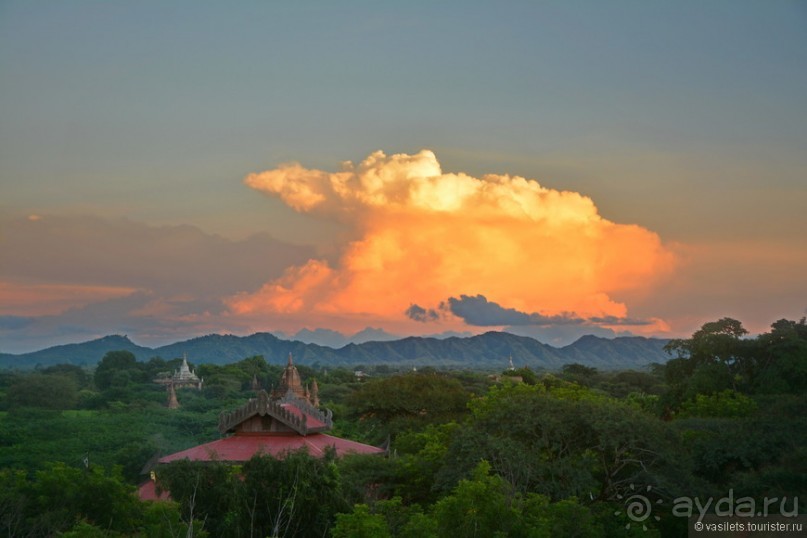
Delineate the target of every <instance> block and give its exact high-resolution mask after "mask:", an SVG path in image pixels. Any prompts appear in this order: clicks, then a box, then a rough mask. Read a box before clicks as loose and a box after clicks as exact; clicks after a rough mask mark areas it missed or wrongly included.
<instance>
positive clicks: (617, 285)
mask: <svg viewBox="0 0 807 538" xmlns="http://www.w3.org/2000/svg"><path fill="white" fill-rule="evenodd" d="M245 183H246V184H247V185H249V186H250V187H252V188H255V189H257V190H260V191H262V192H264V193H266V194H268V195H270V196H276V197H278V198H280V199H281V200H283V201H284V202H285V203H286V204H288V205H289V206H290V207H292V208H294V209H295V210H297V211H300V212H305V213H311V214H316V215H318V216H320V217H322V218H331V219H334V220H339V221H340V222H342V223H347V225H348V226H349V228H350V229H351V231H352V233H353V240H352V241H351V242H349V243H348V244H347V246H346V247H345V248H344V249H343V250H342V251H341V253H340V255H339V257H338V261H337V262H335V263H327V262H326V261H324V260H320V259H310V260H309V261H308V262H307V263H305V264H301V265H298V266H294V267H291V268H289V269H287V270H286V272H285V274H284V275H283V276H282V277H281V278H276V279H272V280H269V281H268V282H266V283H265V284H264V285H263V286H262V287H260V288H259V289H257V290H245V291H244V292H242V293H240V294H236V295H234V296H233V297H231V299H230V300H229V302H228V304H229V306H230V308H231V311H232V312H233V313H235V314H236V315H242V316H267V315H275V314H283V315H284V316H285V319H287V320H297V322H298V323H302V322H303V320H306V319H307V320H309V323H311V320H326V319H327V320H330V322H332V323H333V322H335V320H336V319H339V320H342V322H346V323H348V324H350V322H351V320H352V322H353V323H354V324H355V325H354V327H345V328H356V327H359V326H363V325H364V324H366V323H367V321H368V320H371V319H372V320H378V319H380V320H385V321H386V322H387V323H388V324H396V323H397V324H398V325H399V326H401V325H405V324H406V323H407V322H408V323H411V324H415V325H416V324H417V323H418V322H422V321H430V322H432V323H443V324H449V325H450V324H451V323H452V322H454V323H455V324H456V323H457V322H459V321H460V320H459V318H457V317H456V316H453V320H452V319H449V318H451V316H449V317H446V316H435V315H432V314H431V313H432V312H436V311H437V310H438V308H439V305H440V304H441V303H444V302H445V301H446V300H447V299H448V298H451V297H457V296H462V295H466V296H469V297H475V296H477V295H481V296H484V297H486V298H487V299H489V300H490V301H492V302H494V303H496V304H497V305H502V308H506V309H513V310H514V311H519V312H540V315H541V316H545V317H547V318H548V319H556V320H557V321H562V320H568V319H575V318H579V319H586V320H594V319H597V318H599V319H601V320H602V322H603V323H607V322H608V321H609V320H610V321H611V322H612V323H611V324H619V323H620V321H621V320H627V319H628V318H627V315H628V311H627V305H626V304H624V303H623V302H621V301H619V299H618V298H617V296H618V295H619V294H620V293H621V292H623V291H630V292H636V291H637V290H639V291H641V290H642V289H648V288H650V287H652V286H654V285H655V284H656V283H657V282H658V281H659V278H660V277H662V276H664V275H666V274H667V273H668V272H669V270H670V268H671V266H672V264H673V262H674V258H673V256H672V254H671V253H670V251H669V250H668V249H667V248H666V247H665V246H664V245H663V244H662V242H661V240H660V238H659V237H658V236H657V235H656V234H655V233H653V232H652V231H649V230H647V229H644V228H642V227H640V226H637V225H632V224H618V223H615V222H611V221H609V220H607V219H605V218H603V217H602V216H601V215H599V213H598V211H597V208H596V206H595V204H594V202H593V201H592V200H591V199H590V198H588V197H586V196H584V195H582V194H580V193H577V192H570V191H559V190H555V189H549V188H546V187H543V186H542V185H541V184H540V183H538V182H537V181H535V180H531V179H526V178H523V177H518V176H511V175H506V174H504V175H497V174H490V175H486V176H483V177H479V178H477V177H472V176H470V175H467V174H463V173H446V172H443V170H442V169H441V167H440V164H439V162H438V160H437V157H436V156H435V154H434V153H432V152H431V151H428V150H424V151H421V152H419V153H417V154H414V155H406V154H399V155H392V156H387V155H385V154H384V153H382V152H380V151H379V152H375V153H373V154H371V155H370V156H368V157H367V158H366V159H365V160H364V161H362V162H361V163H359V164H352V163H343V164H342V166H341V169H340V170H339V171H337V172H326V171H322V170H314V169H308V168H305V167H303V166H302V165H300V164H287V165H282V166H279V167H278V168H276V169H272V170H267V171H264V172H261V173H256V174H250V175H249V176H247V178H246V179H245ZM413 305H416V306H417V308H419V309H421V310H422V312H421V311H419V310H415V311H412V310H411V307H412V306H413ZM418 317H420V318H421V319H419V320H418V321H417V322H416V321H415V319H417V318H418ZM421 324H422V323H421Z"/></svg>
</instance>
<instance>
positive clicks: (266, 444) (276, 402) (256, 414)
mask: <svg viewBox="0 0 807 538" xmlns="http://www.w3.org/2000/svg"><path fill="white" fill-rule="evenodd" d="M331 428H333V417H332V413H331V411H330V410H329V409H324V410H323V409H320V408H319V388H318V387H317V383H316V381H312V382H311V385H310V386H303V384H302V380H301V378H300V373H299V372H298V371H297V368H296V367H295V366H294V363H293V362H292V358H291V355H289V360H288V363H287V365H286V368H285V369H284V370H283V374H282V376H281V378H280V383H279V384H278V386H277V388H276V389H275V390H273V391H272V392H271V394H270V393H269V392H267V391H265V390H263V389H260V390H258V391H257V395H256V397H255V398H251V399H250V400H249V401H247V402H246V403H245V404H244V405H242V406H241V407H239V408H237V409H234V410H232V411H224V412H222V413H221V414H220V415H219V432H220V433H221V435H222V437H221V438H220V439H218V440H215V441H211V442H209V443H205V444H202V445H198V446H195V447H191V448H188V449H186V450H182V451H180V452H176V453H174V454H169V455H167V456H163V457H161V458H159V460H157V464H158V465H159V464H167V463H171V462H173V461H180V460H190V461H222V462H230V463H242V462H245V461H248V460H249V459H250V458H252V457H253V456H255V455H256V454H268V455H271V456H273V457H275V458H280V459H282V458H283V457H284V456H285V455H286V454H287V453H289V452H294V451H297V450H307V451H308V453H309V454H310V455H311V456H314V457H322V456H324V455H325V453H326V451H327V450H328V449H329V448H332V449H333V450H334V451H335V452H336V455H337V457H339V456H343V455H345V454H348V453H357V454H382V453H384V452H385V450H384V449H383V448H379V447H375V446H371V445H366V444H364V443H359V442H356V441H350V440H348V439H342V438H339V437H335V436H333V435H328V434H327V433H326V432H327V431H329V430H331ZM139 491H140V497H141V498H142V499H152V500H153V499H156V498H157V496H156V488H155V483H154V478H153V476H152V479H151V480H149V481H148V482H146V483H144V484H143V485H141V486H140V490H139Z"/></svg>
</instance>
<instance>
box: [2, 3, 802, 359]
mask: <svg viewBox="0 0 807 538" xmlns="http://www.w3.org/2000/svg"><path fill="white" fill-rule="evenodd" d="M805 96H807V3H804V2H801V1H796V0H794V1H787V0H780V1H776V2H761V1H756V0H715V1H712V2H699V1H687V0H684V1H677V2H643V1H639V0H635V1H620V0H616V1H613V2H600V1H593V0H592V1H560V0H558V1H538V2H535V1H529V2H526V1H525V2H519V1H512V2H495V3H494V2H475V1H464V2H453V1H447V2H420V1H410V2H395V3H393V2H369V1H367V2H361V1H346V2H339V3H334V2H294V3H291V2H286V3H280V2H262V1H260V2H259V1H254V2H249V1H244V2H237V3H227V4H224V3H221V2H206V1H182V0H179V1H175V2H157V1H148V0H145V1H137V2H134V1H131V2H128V1H113V2H109V1H91V0H83V1H68V2H25V1H15V0H0V352H6V353H22V352H27V351H33V350H36V349H42V348H45V347H48V346H51V345H55V344H62V343H71V342H81V341H85V340H89V339H93V338H97V337H100V336H103V335H106V334H126V335H128V336H129V337H130V338H131V339H132V340H133V341H135V342H137V343H139V344H141V345H148V346H156V345H162V344H166V343H171V342H175V341H180V340H185V339H188V338H191V337H194V336H200V335H204V334H211V333H221V334H223V333H233V334H239V335H246V334H251V333H253V332H258V331H268V332H274V333H276V334H279V335H285V336H288V337H294V336H295V335H296V336H297V337H298V338H300V339H303V340H309V341H320V342H324V343H334V345H336V344H335V343H339V342H341V343H343V342H345V341H347V339H350V338H351V337H352V336H353V335H356V334H358V336H356V337H355V338H370V337H373V338H383V337H391V335H394V336H408V335H449V334H477V333H480V332H485V331H490V330H507V331H510V332H513V333H515V334H521V335H526V336H532V337H535V338H537V339H539V340H541V341H544V342H547V343H550V344H552V345H565V344H568V343H570V342H572V341H573V340H575V339H576V338H578V337H579V336H581V335H584V334H596V335H601V336H606V337H613V336H618V335H642V336H658V337H663V338H671V337H687V336H689V335H690V334H691V333H692V332H693V331H694V330H696V329H698V328H699V327H700V326H701V325H702V324H703V323H706V322H708V321H714V320H716V319H719V318H722V317H732V318H735V319H738V320H740V321H742V322H743V324H744V325H745V327H746V328H747V329H748V330H749V331H751V332H752V333H759V332H763V331H765V330H767V329H768V328H769V326H770V324H771V323H773V322H774V321H776V320H778V319H781V318H787V319H800V318H801V317H803V316H805V315H807V278H805V275H807V234H806V233H805V230H807V211H806V210H805V208H807V98H805ZM340 339H341V340H340Z"/></svg>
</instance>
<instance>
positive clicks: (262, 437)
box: [159, 433, 384, 463]
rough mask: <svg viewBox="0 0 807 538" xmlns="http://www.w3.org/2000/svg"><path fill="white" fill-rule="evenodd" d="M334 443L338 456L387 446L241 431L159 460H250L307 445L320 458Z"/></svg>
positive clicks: (318, 435) (373, 451) (322, 436)
mask: <svg viewBox="0 0 807 538" xmlns="http://www.w3.org/2000/svg"><path fill="white" fill-rule="evenodd" d="M329 446H332V447H334V448H335V449H336V455H337V456H343V455H345V454H349V453H355V454H380V453H382V452H384V449H382V448H378V447H375V446H370V445H365V444H363V443H357V442H356V441H349V440H347V439H340V438H339V437H334V436H332V435H328V434H325V433H312V434H309V435H306V436H303V435H296V434H279V433H255V434H248V433H238V434H236V435H232V436H230V437H225V438H223V439H219V440H217V441H212V442H210V443H205V444H203V445H199V446H195V447H192V448H189V449H187V450H183V451H181V452H175V453H174V454H169V455H168V456H164V457H162V458H160V460H159V463H170V462H172V461H179V460H184V459H188V460H191V461H247V460H249V459H250V458H251V457H252V456H254V455H256V454H268V455H271V456H273V457H275V458H282V457H283V455H284V454H285V453H286V452H293V451H296V450H300V449H302V448H305V449H307V450H308V453H309V454H310V455H312V456H314V457H317V458H320V457H322V456H323V455H324V454H325V449H326V448H327V447H329Z"/></svg>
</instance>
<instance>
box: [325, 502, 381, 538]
mask: <svg viewBox="0 0 807 538" xmlns="http://www.w3.org/2000/svg"><path fill="white" fill-rule="evenodd" d="M331 536H332V537H333V538H390V536H391V535H390V531H389V528H388V527H387V522H386V521H385V520H384V516H382V515H380V514H371V513H370V508H369V507H368V506H367V505H366V504H357V505H356V506H354V507H353V511H352V512H350V513H349V514H336V524H335V525H334V526H333V528H332V529H331Z"/></svg>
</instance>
